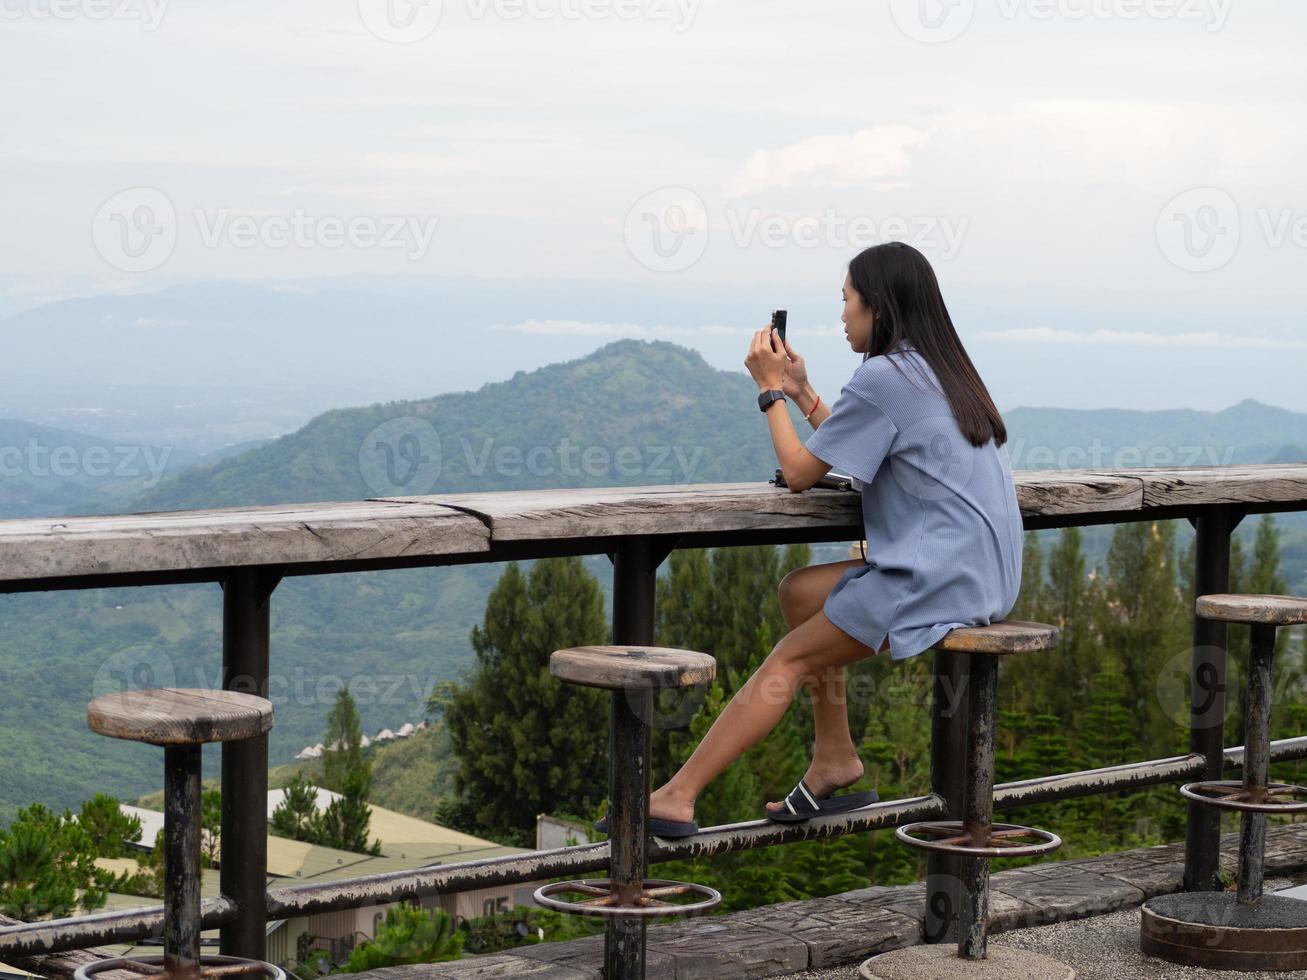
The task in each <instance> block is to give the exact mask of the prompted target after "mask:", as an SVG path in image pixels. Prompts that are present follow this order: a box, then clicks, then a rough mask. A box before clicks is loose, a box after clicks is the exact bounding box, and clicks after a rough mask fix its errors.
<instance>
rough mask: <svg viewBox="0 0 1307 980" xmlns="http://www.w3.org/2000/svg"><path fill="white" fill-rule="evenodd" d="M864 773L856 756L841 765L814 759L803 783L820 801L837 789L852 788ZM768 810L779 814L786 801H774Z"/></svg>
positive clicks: (840, 763)
mask: <svg viewBox="0 0 1307 980" xmlns="http://www.w3.org/2000/svg"><path fill="white" fill-rule="evenodd" d="M862 773H863V767H862V760H861V759H859V758H858V757H857V756H856V755H855V756H853V757H852V758H850V759H847V760H845V761H843V762H839V763H829V762H818V761H817V760H816V759H813V760H812V764H811V765H810V766H808V771H807V773H805V774H804V777H803V782H804V785H806V786H807V787H808V789H810V790H812V795H813V797H814V798H815V799H818V800H820V799H821V798H822V797H825V796H830V795H831V794H832V793H834V792H835V791H836V790H837V789H843V788H844V787H845V786H852V785H853V784H854V783H856V782H857V781H858V780H859V779H861V778H862ZM767 809H768V810H769V811H770V812H772V813H779V812H780V811H782V810H784V809H785V801H784V800H774V801H772V802H770V803H768V804H767Z"/></svg>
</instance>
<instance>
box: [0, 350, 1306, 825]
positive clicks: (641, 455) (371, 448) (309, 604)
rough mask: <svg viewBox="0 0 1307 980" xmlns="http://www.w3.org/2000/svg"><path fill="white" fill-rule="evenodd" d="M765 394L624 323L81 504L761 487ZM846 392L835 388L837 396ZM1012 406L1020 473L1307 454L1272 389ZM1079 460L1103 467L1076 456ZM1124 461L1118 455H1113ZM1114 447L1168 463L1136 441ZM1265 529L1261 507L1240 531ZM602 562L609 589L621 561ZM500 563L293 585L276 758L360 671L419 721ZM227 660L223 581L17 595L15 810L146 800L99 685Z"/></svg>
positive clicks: (276, 647)
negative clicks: (576, 345)
mask: <svg viewBox="0 0 1307 980" xmlns="http://www.w3.org/2000/svg"><path fill="white" fill-rule="evenodd" d="M360 370H366V365H360ZM754 391H755V389H754V386H753V384H752V382H751V381H750V380H749V378H748V376H747V374H746V373H745V372H744V371H743V369H742V368H741V369H740V370H738V371H734V372H730V371H719V370H716V369H714V368H712V367H711V366H710V365H708V364H707V363H706V362H705V361H704V360H703V358H702V357H701V356H700V355H699V354H698V353H697V352H695V351H692V350H688V349H686V348H683V347H679V346H677V345H674V344H670V343H666V342H655V343H644V342H640V341H635V340H624V341H619V342H617V343H612V344H608V345H606V346H603V347H601V348H599V349H598V350H596V351H595V352H593V353H592V354H590V355H589V356H587V357H584V358H581V359H578V360H573V361H569V362H565V363H560V364H553V365H550V366H548V367H545V368H541V369H539V370H536V371H531V372H518V373H517V374H516V375H514V376H513V377H511V378H509V379H508V380H506V381H502V382H497V383H493V384H488V385H485V386H484V387H482V388H480V389H478V390H476V391H470V392H458V393H451V394H443V395H437V396H435V397H433V398H430V399H424V400H421V401H409V402H394V403H389V404H385V405H372V406H368V407H363V408H353V409H340V410H336V411H331V412H328V413H326V414H324V415H322V416H319V417H318V418H316V419H314V420H313V421H312V422H310V423H309V424H308V425H306V426H305V427H304V428H302V429H301V430H299V431H297V432H294V433H292V434H289V435H286V436H284V437H282V438H279V439H276V440H274V441H272V442H270V443H267V444H264V445H261V446H258V447H256V448H254V449H251V450H249V451H246V452H244V453H241V454H240V455H237V456H233V457H230V458H227V459H224V460H221V461H220V462H218V463H216V464H214V465H201V466H196V467H194V468H193V469H190V470H188V471H186V472H184V473H182V474H181V475H180V476H179V477H177V478H174V479H169V480H165V481H163V482H162V483H160V484H159V485H158V486H157V487H155V488H153V489H151V490H149V491H148V492H146V493H144V494H142V495H140V496H137V497H135V498H131V499H124V498H121V497H120V496H113V497H109V498H103V499H99V500H91V501H90V503H89V504H88V506H87V507H86V508H85V509H84V510H83V511H82V512H84V513H95V512H100V513H103V512H110V511H142V510H160V509H178V508H191V507H197V508H198V507H220V506H239V505H252V504H271V503H286V502H307V501H326V500H348V499H359V498H362V497H369V496H377V495H383V494H387V493H389V494H396V495H398V494H416V493H442V492H455V491H460V492H461V491H473V490H507V489H528V488H547V487H581V486H614V485H627V486H632V485H643V484H671V483H684V482H690V483H707V482H718V481H730V482H735V481H751V480H756V481H759V482H762V481H765V480H767V479H768V478H769V477H770V475H771V474H772V472H773V471H774V468H775V458H774V456H773V454H772V448H771V443H770V438H769V436H768V430H767V426H766V425H765V424H764V421H763V420H762V419H760V417H759V414H758V411H757V408H756V407H755V403H754ZM837 394H838V392H834V391H830V392H825V393H824V396H825V397H826V398H827V399H828V400H830V401H833V400H834V399H835V397H836V396H837ZM790 411H791V412H792V413H794V409H793V407H792V406H791V407H790ZM792 417H794V418H795V420H796V423H798V431H800V432H801V433H802V432H805V431H806V428H807V427H806V426H805V425H803V424H802V422H801V421H800V420H799V419H798V417H797V414H793V415H792ZM1005 417H1006V419H1007V421H1008V425H1009V431H1010V433H1011V436H1012V440H1013V441H1012V443H1010V446H1011V451H1012V455H1013V462H1014V465H1016V466H1017V467H1018V468H1020V467H1021V466H1022V465H1023V457H1022V453H1027V454H1028V453H1030V452H1032V451H1033V450H1034V449H1035V448H1037V447H1041V446H1042V447H1050V451H1051V452H1052V453H1053V454H1054V457H1055V458H1054V459H1053V460H1051V461H1050V460H1042V459H1038V458H1032V457H1026V458H1029V459H1030V462H1029V463H1025V464H1024V465H1033V466H1039V467H1041V468H1042V467H1047V466H1056V465H1058V463H1059V461H1058V459H1057V458H1056V457H1057V454H1059V453H1064V452H1065V450H1066V449H1067V448H1068V447H1074V446H1084V447H1090V446H1092V445H1093V439H1094V438H1095V437H1097V438H1099V439H1100V440H1101V441H1103V442H1104V443H1107V444H1109V445H1110V446H1111V447H1112V449H1113V450H1116V449H1120V448H1122V447H1124V446H1135V447H1137V448H1147V447H1150V446H1158V445H1167V444H1168V440H1171V442H1172V443H1173V444H1174V446H1175V447H1176V451H1177V452H1178V451H1179V449H1180V448H1181V447H1183V446H1186V445H1190V444H1198V445H1207V444H1211V445H1214V446H1217V447H1218V453H1219V452H1223V451H1224V450H1223V449H1222V448H1220V447H1224V446H1225V445H1226V444H1227V443H1229V442H1230V441H1233V440H1238V441H1237V443H1235V445H1236V453H1237V455H1236V459H1242V458H1244V455H1245V454H1247V453H1250V452H1252V454H1253V455H1252V461H1257V462H1261V461H1267V460H1271V459H1276V460H1277V461H1287V460H1290V459H1303V458H1304V457H1303V455H1302V453H1301V452H1300V451H1299V450H1298V448H1297V447H1300V446H1303V445H1307V416H1302V415H1297V414H1294V413H1288V412H1283V411H1281V410H1279V409H1274V408H1270V407H1269V406H1265V405H1261V404H1259V403H1255V402H1244V403H1242V404H1240V405H1237V406H1235V407H1233V408H1231V409H1229V410H1227V411H1226V412H1221V413H1202V412H1184V411H1180V412H1161V413H1156V412H1121V411H1083V412H1077V411H1071V410H1063V409H1035V408H1018V409H1014V410H1012V411H1010V412H1009V413H1007V414H1006V416H1005ZM563 440H567V442H566V443H564V441H563ZM1204 440H1206V442H1204ZM1249 447H1253V449H1249ZM1254 450H1255V452H1254ZM387 452H389V453H390V454H391V459H390V460H389V462H390V464H391V466H390V468H389V470H388V469H387V466H386V463H387V460H386V453H387ZM587 453H588V454H589V455H588V456H587ZM1218 459H1219V457H1218ZM1177 462H1179V461H1177ZM1066 463H1067V465H1071V466H1082V465H1086V463H1084V462H1081V461H1079V460H1077V459H1075V458H1066ZM1109 464H1113V459H1111V458H1109V459H1108V460H1106V461H1104V462H1103V463H1102V465H1109ZM1116 464H1119V465H1141V464H1142V465H1149V463H1148V460H1146V459H1144V460H1141V461H1139V462H1137V463H1132V462H1131V461H1130V460H1129V459H1128V458H1127V459H1125V460H1117V461H1116ZM1094 465H1099V464H1094ZM55 509H56V508H53V507H52V508H50V509H47V510H46V512H47V513H52V512H54V510H55ZM60 512H63V511H62V510H61V511H60ZM1301 520H1302V519H1301V516H1300V515H1292V516H1286V517H1284V518H1283V519H1282V521H1281V528H1282V542H1283V546H1284V550H1283V570H1284V573H1285V575H1286V577H1287V578H1288V581H1289V582H1290V583H1300V582H1301V581H1302V579H1303V570H1304V568H1307V535H1305V534H1304V533H1303V531H1302V528H1301ZM1252 531H1253V522H1251V521H1249V522H1245V526H1243V527H1241V528H1240V532H1239V533H1240V534H1241V535H1242V536H1249V535H1251V533H1252ZM1050 533H1051V532H1050ZM1188 533H1189V529H1188V526H1187V525H1185V526H1183V527H1181V528H1180V534H1181V537H1182V538H1183V537H1184V536H1185V535H1187V534H1188ZM1109 540H1110V529H1096V528H1090V529H1087V530H1086V541H1085V550H1086V554H1087V557H1088V559H1089V561H1090V563H1091V566H1092V565H1093V564H1094V563H1095V562H1097V561H1098V560H1100V559H1101V557H1102V555H1103V553H1104V552H1105V550H1106V547H1107V543H1108V541H1109ZM842 550H844V549H843V546H836V547H835V548H834V549H822V548H814V549H813V553H814V558H815V560H820V561H829V560H834V559H835V558H838V557H844V556H843V555H842V554H833V553H828V552H830V551H842ZM586 565H587V567H588V568H589V569H590V571H591V572H592V573H593V574H595V575H596V576H597V578H598V579H599V581H600V582H601V583H602V584H603V587H604V588H605V589H607V588H608V587H609V579H610V569H609V565H608V562H607V560H606V559H605V558H603V557H597V558H593V559H587V561H586ZM501 571H502V569H500V568H497V567H494V566H481V565H464V566H456V567H451V568H436V569H410V570H403V571H393V572H374V573H368V574H360V575H352V576H321V577H315V578H295V579H288V580H286V581H285V582H283V583H282V584H281V585H280V586H279V587H278V589H277V591H276V593H275V594H274V598H273V606H272V609H273V612H272V630H273V633H272V664H273V671H274V690H273V697H274V700H275V702H276V712H277V714H276V727H275V728H274V730H273V733H272V741H271V749H272V761H273V763H274V764H277V763H285V762H287V761H289V760H290V759H291V758H292V756H293V755H294V753H295V752H296V751H298V750H299V749H300V748H302V747H303V746H305V745H308V744H312V743H314V742H317V741H318V740H319V739H320V738H321V734H322V721H323V718H324V717H325V715H326V712H327V709H328V708H329V707H330V705H331V702H332V700H333V698H334V696H335V692H336V689H337V687H339V685H340V684H342V683H344V684H348V685H349V686H350V688H351V690H352V691H353V692H354V695H355V699H356V701H357V702H358V707H359V711H360V713H361V715H362V717H363V722H364V727H365V731H368V732H375V731H377V730H378V729H379V728H382V727H390V728H395V727H398V726H399V725H402V724H403V723H404V722H406V721H413V722H416V721H418V720H419V719H420V718H421V715H422V705H423V701H424V699H425V696H426V694H427V693H428V692H429V690H430V688H431V686H432V684H433V683H435V682H436V681H438V680H443V679H451V678H454V677H455V676H457V673H458V671H459V670H460V669H461V668H463V667H465V666H467V665H468V664H469V663H470V662H471V648H470V645H469V639H468V638H469V634H470V631H471V628H472V626H473V625H474V624H476V623H478V622H479V621H480V619H481V616H482V615H483V613H484V608H485V601H486V597H487V596H488V594H489V592H490V589H491V588H492V586H493V584H494V582H495V581H496V580H497V578H498V577H499V574H500V572H501ZM220 660H221V592H220V590H219V589H218V588H217V586H214V585H191V586H169V587H152V588H142V589H107V590H94V591H87V592H83V593H63V594H60V593H51V594H40V593H38V594H26V595H11V596H0V684H2V685H3V688H4V690H5V692H6V695H7V696H6V698H5V699H4V700H3V701H0V741H2V742H3V746H4V751H3V752H0V822H3V821H5V820H7V818H8V817H10V816H11V815H12V813H13V811H14V810H15V809H16V807H17V806H20V805H23V804H26V803H29V802H33V801H38V800H39V801H42V802H46V803H51V804H55V805H73V804H77V803H79V802H80V801H81V800H82V799H84V798H85V797H87V796H89V795H91V794H92V793H94V792H95V791H96V790H105V791H108V792H112V793H115V794H118V795H120V796H124V797H134V796H136V795H138V794H139V793H141V792H144V791H146V790H149V789H151V788H153V787H155V786H157V785H158V781H159V773H160V768H159V767H160V765H161V760H160V759H159V757H158V755H157V753H156V752H154V751H153V750H150V749H149V748H147V747H142V746H131V745H124V744H122V743H118V742H113V741H110V740H107V739H103V738H100V737H97V736H94V735H92V734H90V733H89V732H88V731H87V730H86V727H85V705H86V701H87V700H88V699H89V698H90V697H92V696H93V695H94V694H95V693H97V691H99V690H102V689H103V688H104V685H106V684H113V683H114V682H115V680H117V679H119V678H121V677H122V676H124V675H126V676H131V677H134V678H137V679H138V680H140V679H146V680H148V681H149V682H151V683H161V684H162V683H169V684H173V683H175V684H177V685H184V686H199V687H204V686H214V685H216V684H217V683H218V669H219V665H220ZM215 765H216V754H215V755H213V756H211V757H209V759H208V762H207V766H208V768H207V772H208V773H209V774H216V771H217V770H216V768H215Z"/></svg>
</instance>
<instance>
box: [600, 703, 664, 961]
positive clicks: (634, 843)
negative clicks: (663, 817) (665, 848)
mask: <svg viewBox="0 0 1307 980" xmlns="http://www.w3.org/2000/svg"><path fill="white" fill-rule="evenodd" d="M651 717H653V693H652V692H651V691H650V690H649V689H647V688H644V689H630V690H625V691H614V692H613V699H612V711H611V713H610V721H609V741H608V744H609V746H610V748H609V757H608V785H609V788H610V794H611V796H612V799H611V800H610V802H609V821H610V824H609V828H608V839H609V847H610V848H611V851H612V856H611V872H610V873H611V876H612V884H613V892H614V893H615V894H616V895H618V896H619V902H620V903H621V904H623V905H634V904H637V903H638V901H639V898H640V895H641V892H642V891H643V888H644V877H645V871H646V869H647V867H648V831H649V819H648V818H649V765H650V742H651V739H650V736H649V728H648V726H647V725H646V724H645V719H646V718H651ZM647 926H648V923H647V922H646V920H645V918H644V917H643V916H625V917H613V918H610V919H609V920H608V922H607V927H606V929H605V931H604V976H605V977H606V978H608V980H644V963H645V955H644V948H645V930H646V928H647Z"/></svg>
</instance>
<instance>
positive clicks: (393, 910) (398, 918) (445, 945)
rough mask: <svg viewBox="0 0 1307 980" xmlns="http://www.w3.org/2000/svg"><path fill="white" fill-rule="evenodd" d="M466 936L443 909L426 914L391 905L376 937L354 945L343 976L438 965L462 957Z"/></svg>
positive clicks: (416, 909) (414, 909) (420, 910)
mask: <svg viewBox="0 0 1307 980" xmlns="http://www.w3.org/2000/svg"><path fill="white" fill-rule="evenodd" d="M462 949H463V936H462V935H461V934H460V933H459V932H458V931H457V930H456V929H454V928H453V926H452V924H451V923H450V921H449V916H448V915H446V914H445V913H444V912H443V911H441V910H440V909H435V910H433V911H431V912H427V911H426V910H425V909H421V908H414V907H413V906H411V905H392V906H390V907H389V908H388V909H386V918H385V920H384V921H383V922H382V923H381V925H379V926H378V927H377V935H376V936H375V938H373V939H372V940H371V941H369V942H365V943H360V944H359V945H358V946H355V947H354V949H353V950H352V951H351V952H350V954H349V960H348V961H347V962H346V963H345V967H344V969H343V970H341V971H340V972H342V973H364V972H366V971H368V970H379V969H382V968H383V967H388V966H405V965H409V964H413V963H439V962H442V961H444V960H456V959H459V958H460V956H461V955H462Z"/></svg>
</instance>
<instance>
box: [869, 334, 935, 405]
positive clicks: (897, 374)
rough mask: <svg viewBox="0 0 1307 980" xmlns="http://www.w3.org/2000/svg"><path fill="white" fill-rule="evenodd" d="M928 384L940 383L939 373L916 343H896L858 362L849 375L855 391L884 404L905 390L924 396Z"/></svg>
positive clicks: (906, 392) (911, 393)
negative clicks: (888, 348)
mask: <svg viewBox="0 0 1307 980" xmlns="http://www.w3.org/2000/svg"><path fill="white" fill-rule="evenodd" d="M928 386H936V387H937V382H936V380H935V374H934V372H933V371H932V370H931V368H930V365H929V364H928V363H927V362H926V359H925V358H923V357H922V356H921V354H920V353H918V351H917V349H916V348H915V347H904V346H900V347H896V348H895V349H894V350H891V351H887V352H886V353H884V354H880V355H877V356H876V357H869V358H867V359H866V360H865V361H863V362H862V363H861V364H859V365H858V367H857V370H855V371H854V372H853V377H852V378H851V379H849V387H850V389H852V390H853V391H854V392H855V393H857V394H859V395H861V396H862V397H864V398H867V399H869V400H871V401H874V402H876V403H877V404H879V405H881V406H882V407H884V406H885V403H886V402H887V401H892V400H894V399H896V398H898V397H901V396H903V395H905V394H908V395H915V396H917V397H920V395H921V392H922V390H923V389H924V388H926V387H928Z"/></svg>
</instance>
